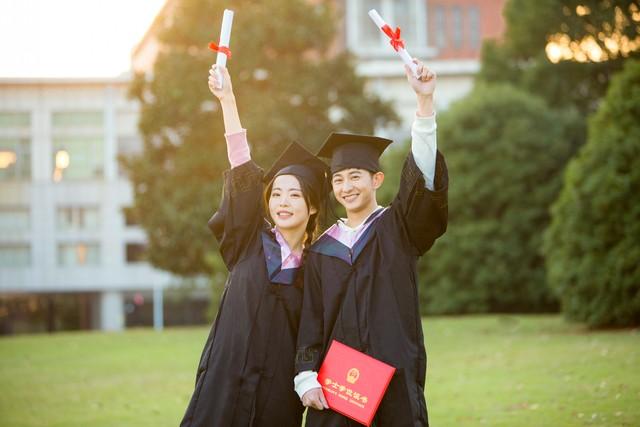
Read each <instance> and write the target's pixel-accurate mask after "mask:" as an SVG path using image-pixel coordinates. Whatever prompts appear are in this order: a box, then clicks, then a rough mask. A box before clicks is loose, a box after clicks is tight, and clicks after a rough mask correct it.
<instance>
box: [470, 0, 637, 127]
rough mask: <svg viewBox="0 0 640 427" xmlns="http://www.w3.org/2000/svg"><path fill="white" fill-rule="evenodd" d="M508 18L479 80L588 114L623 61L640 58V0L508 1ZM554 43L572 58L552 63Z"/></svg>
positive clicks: (486, 54) (487, 51)
mask: <svg viewBox="0 0 640 427" xmlns="http://www.w3.org/2000/svg"><path fill="white" fill-rule="evenodd" d="M504 16H505V21H506V32H505V35H504V37H503V41H501V42H496V41H493V42H488V43H485V44H484V46H483V52H482V67H481V71H480V73H479V75H478V79H479V80H480V81H484V82H509V83H512V84H514V85H516V86H519V87H521V88H524V89H526V90H528V91H529V92H531V93H535V94H536V95H538V96H542V97H543V98H545V99H546V100H547V102H548V103H549V105H550V106H551V107H554V108H559V107H564V106H568V105H572V106H574V107H576V108H577V109H578V110H579V111H581V112H582V113H583V117H586V115H587V114H588V113H591V112H593V111H595V109H596V108H597V102H598V100H599V99H601V98H602V97H603V96H604V94H605V92H606V90H607V86H608V85H609V81H610V80H611V77H612V76H613V75H614V74H615V73H616V72H617V71H619V70H620V69H621V68H622V66H623V63H624V61H625V60H626V59H627V58H630V57H640V7H639V6H638V1H631V0H616V1H613V0H537V1H530V0H509V1H508V2H507V3H506V5H505V9H504ZM552 41H557V42H558V43H559V45H566V47H567V49H568V50H566V49H565V50H564V52H566V53H567V54H568V52H572V57H571V59H566V60H560V61H559V62H557V63H552V62H551V61H550V60H549V58H548V56H547V54H546V52H545V49H546V47H547V43H548V42H552ZM572 42H573V44H571V43H572ZM581 43H583V45H582V46H583V47H584V48H580V44H581ZM588 46H592V47H591V48H588ZM605 58H606V59H607V60H605V61H603V60H602V59H605Z"/></svg>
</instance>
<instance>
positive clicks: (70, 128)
mask: <svg viewBox="0 0 640 427" xmlns="http://www.w3.org/2000/svg"><path fill="white" fill-rule="evenodd" d="M103 120H104V119H103V113H102V112H99V111H98V112H57V113H52V143H53V144H52V155H51V163H52V170H53V174H52V177H51V179H53V180H54V181H56V182H59V181H63V180H74V179H96V178H101V177H102V176H103V175H104V149H105V146H104V130H103ZM117 120H118V123H121V124H122V128H125V129H135V122H136V120H137V116H136V114H135V113H120V114H119V115H118V117H117ZM29 127H30V113H14V112H2V113H0V181H12V180H29V179H31V172H32V171H31V169H32V168H31V156H32V141H31V139H30V138H28V137H27V136H25V135H26V134H28V133H29V132H30V130H29ZM21 131H22V132H21ZM117 150H118V153H119V154H123V155H125V156H128V155H135V154H138V153H140V152H141V151H142V142H141V140H140V138H139V137H138V136H136V135H131V134H130V133H128V134H120V135H117ZM120 174H121V176H122V175H124V172H123V171H122V170H120Z"/></svg>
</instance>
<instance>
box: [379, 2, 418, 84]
mask: <svg viewBox="0 0 640 427" xmlns="http://www.w3.org/2000/svg"><path fill="white" fill-rule="evenodd" d="M369 16H370V17H371V19H372V20H373V22H375V24H376V25H377V26H378V28H380V31H382V27H384V26H385V25H387V23H386V22H384V19H382V17H381V16H380V14H379V13H378V12H377V11H376V10H375V9H371V10H370V11H369ZM385 35H386V34H385ZM394 50H395V49H394ZM397 52H398V55H400V58H402V60H403V61H404V63H405V64H407V65H408V66H409V68H411V72H412V73H413V77H415V78H416V79H417V78H418V66H417V65H416V64H415V63H414V62H413V59H412V58H411V55H409V52H407V50H406V49H405V48H403V47H401V48H399V49H398V50H397Z"/></svg>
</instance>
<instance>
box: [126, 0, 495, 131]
mask: <svg viewBox="0 0 640 427" xmlns="http://www.w3.org/2000/svg"><path fill="white" fill-rule="evenodd" d="M308 1H309V2H311V3H321V1H320V0H308ZM504 1H505V0H332V2H333V4H334V5H335V7H336V10H337V13H338V15H339V17H340V19H341V21H340V23H339V25H338V32H337V34H336V41H335V45H334V49H335V51H341V50H344V49H348V50H349V51H350V52H352V53H353V54H354V55H355V56H356V58H357V66H356V72H357V73H358V74H359V75H361V76H363V77H365V78H366V79H367V84H368V90H370V91H372V92H374V93H376V94H377V95H379V96H380V97H381V98H383V99H386V100H389V101H391V102H393V104H394V106H395V109H396V111H397V112H398V114H399V116H400V117H401V118H402V119H404V120H405V122H404V123H403V124H402V125H401V126H400V127H399V128H397V129H379V130H378V132H379V133H381V134H386V136H390V137H394V138H401V139H404V138H406V137H407V136H408V133H409V131H408V128H409V125H410V122H411V120H412V118H413V113H414V111H415V96H414V95H413V92H412V91H411V89H410V88H408V87H407V85H406V83H405V79H406V78H405V74H404V65H403V63H402V61H401V60H400V58H399V57H398V55H397V54H396V52H394V51H393V49H392V48H391V46H389V42H388V38H387V37H386V36H385V35H384V34H383V33H382V32H381V31H380V30H379V29H378V28H377V27H376V26H375V25H374V24H373V21H372V20H371V18H369V15H368V11H369V10H371V9H376V10H377V11H378V12H379V13H380V15H381V16H382V17H383V18H384V19H385V20H386V21H387V23H388V24H389V25H391V26H392V27H396V26H397V27H400V28H401V29H402V38H403V39H404V41H405V44H406V47H407V50H408V51H409V53H410V54H411V55H412V56H414V57H418V58H420V59H423V60H424V61H425V62H426V63H427V64H428V65H429V67H431V68H432V69H433V70H434V71H435V72H436V73H437V75H438V89H437V92H436V96H435V102H436V109H437V110H438V111H443V110H445V109H446V108H447V107H448V106H449V105H450V104H451V103H452V102H453V101H455V100H457V99H460V98H462V97H463V96H465V95H466V94H467V93H468V92H469V91H470V90H471V88H472V87H473V79H474V75H475V74H476V73H477V72H478V70H479V69H480V49H481V46H482V41H483V40H485V39H496V38H500V37H501V36H502V33H503V32H504V20H503V17H502V9H503V6H504ZM177 5H178V1H177V0H167V3H166V4H165V6H164V8H163V9H162V10H161V11H160V13H159V15H158V18H156V20H155V21H154V23H153V24H152V25H151V27H150V28H149V30H148V31H147V33H146V34H145V36H144V37H143V39H142V40H141V41H140V43H139V44H138V46H137V47H136V48H135V49H134V51H133V53H132V67H133V70H134V71H136V72H150V71H151V70H152V68H153V63H154V60H155V57H156V55H157V54H158V51H159V49H160V45H159V43H158V41H157V34H158V32H159V31H160V30H161V29H162V28H164V26H166V25H169V24H170V23H171V18H172V14H173V13H174V10H175V8H176V6H177ZM232 38H233V36H232Z"/></svg>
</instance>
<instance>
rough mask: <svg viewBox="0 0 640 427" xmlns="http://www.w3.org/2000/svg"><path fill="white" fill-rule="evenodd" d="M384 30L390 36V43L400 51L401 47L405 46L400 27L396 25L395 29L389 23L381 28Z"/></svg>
mask: <svg viewBox="0 0 640 427" xmlns="http://www.w3.org/2000/svg"><path fill="white" fill-rule="evenodd" d="M381 30H382V32H384V33H385V34H386V35H387V36H389V39H390V40H389V43H391V46H393V48H394V49H395V50H396V52H397V51H398V49H400V48H404V40H402V39H401V38H400V27H396V30H395V31H393V30H392V29H391V27H390V26H389V25H388V24H385V26H384V27H382V28H381Z"/></svg>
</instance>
